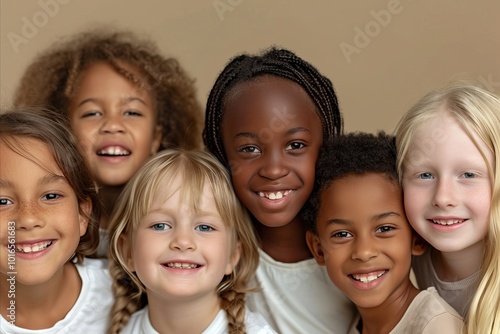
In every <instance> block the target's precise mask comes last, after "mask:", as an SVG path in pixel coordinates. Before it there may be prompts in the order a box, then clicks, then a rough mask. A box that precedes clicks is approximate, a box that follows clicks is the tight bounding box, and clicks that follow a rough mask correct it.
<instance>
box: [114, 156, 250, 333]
mask: <svg viewBox="0 0 500 334" xmlns="http://www.w3.org/2000/svg"><path fill="white" fill-rule="evenodd" d="M177 176H180V177H182V180H183V182H182V188H181V189H180V191H181V196H183V197H184V198H186V199H187V201H189V203H190V205H191V206H192V207H193V209H194V210H195V211H196V210H198V205H199V204H198V203H200V196H201V189H203V187H204V185H205V184H208V185H209V186H210V189H211V191H212V193H213V196H214V200H215V204H216V207H217V210H218V211H219V214H220V216H221V217H222V219H223V221H224V223H225V224H226V225H227V226H228V227H229V229H230V231H231V233H232V235H233V247H236V242H238V241H239V242H240V245H241V257H240V260H239V262H238V264H237V265H236V267H235V269H234V271H233V273H232V274H231V275H226V276H225V277H224V279H223V280H222V281H221V282H220V284H219V285H218V287H217V292H218V294H219V296H220V297H221V300H222V304H221V307H222V308H223V309H225V310H226V313H227V316H228V322H229V329H230V333H245V332H246V331H245V323H244V319H245V303H244V297H245V293H246V292H248V291H250V290H252V289H251V288H249V287H248V285H249V282H250V280H251V279H252V277H253V276H254V275H255V271H256V270H257V265H258V261H259V254H258V245H257V240H256V237H255V234H254V230H253V227H252V225H251V222H250V218H249V215H248V213H247V212H246V209H245V208H244V207H243V206H242V205H241V203H240V202H239V200H238V199H237V197H236V195H235V194H234V191H233V188H232V185H231V179H230V177H229V174H228V173H227V171H226V169H225V168H224V167H223V166H222V165H221V164H220V163H219V162H218V161H217V160H216V159H215V158H214V157H213V156H212V155H211V154H209V153H207V152H204V151H201V150H193V151H185V150H177V149H170V150H165V151H162V152H160V153H158V154H157V155H155V156H154V157H153V158H151V160H149V161H148V162H147V163H146V164H145V165H144V166H143V167H142V168H141V169H140V170H139V171H138V172H137V173H136V175H135V176H134V177H133V178H132V180H130V181H129V182H128V184H127V185H126V187H125V189H124V190H123V192H122V194H121V196H120V199H119V200H118V204H117V206H116V208H115V211H114V212H113V215H112V217H111V222H110V226H109V232H110V236H111V237H110V273H111V276H112V278H113V291H114V293H115V297H116V300H115V304H114V306H113V309H112V320H111V327H110V330H109V332H108V333H119V332H120V331H121V329H122V328H123V327H124V326H125V325H126V323H127V322H128V320H129V318H130V316H131V314H132V313H133V312H135V311H137V310H139V309H141V308H143V307H144V306H145V305H146V304H147V296H146V289H145V287H144V285H143V284H142V283H141V281H140V280H139V278H138V277H137V275H136V274H134V273H133V272H131V271H130V270H128V268H127V266H126V257H125V254H124V253H123V252H124V250H123V248H122V246H121V243H120V237H121V235H123V234H124V235H126V236H127V237H128V238H129V240H130V239H131V236H132V235H133V233H134V231H135V229H136V228H137V226H138V224H139V222H140V221H141V219H142V218H143V217H144V216H145V215H146V214H147V213H148V212H149V210H150V208H151V203H152V202H153V199H154V198H155V196H157V194H158V192H159V191H160V190H161V189H168V188H169V186H170V184H171V181H172V180H173V179H174V178H175V177H177Z"/></svg>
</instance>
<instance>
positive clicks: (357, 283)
mask: <svg viewBox="0 0 500 334" xmlns="http://www.w3.org/2000/svg"><path fill="white" fill-rule="evenodd" d="M386 274H387V271H386V272H385V273H384V274H383V275H382V276H380V277H379V278H377V279H375V280H373V281H371V282H369V283H363V282H360V281H357V280H355V279H354V278H352V277H351V276H348V277H349V279H350V280H351V282H352V284H353V285H354V287H355V288H356V289H358V290H371V289H374V288H376V287H377V286H379V285H380V284H381V283H382V280H383V279H384V278H385V275H386Z"/></svg>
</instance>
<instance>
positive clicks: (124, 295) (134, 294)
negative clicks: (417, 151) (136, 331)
mask: <svg viewBox="0 0 500 334" xmlns="http://www.w3.org/2000/svg"><path fill="white" fill-rule="evenodd" d="M109 270H110V274H111V277H112V278H113V287H112V288H113V293H114V295H115V303H114V304H113V307H112V309H111V324H110V327H109V330H108V334H118V333H120V332H121V331H122V329H123V327H125V325H126V324H127V323H128V320H129V319H130V316H131V315H132V313H134V312H135V311H137V310H140V309H141V308H143V307H144V306H146V304H147V299H146V295H145V293H143V291H141V290H142V289H140V288H139V287H138V286H137V285H136V284H135V283H134V282H132V279H131V278H130V276H129V274H128V273H127V272H126V271H125V270H123V268H122V266H121V265H120V264H119V263H118V262H116V261H113V260H111V261H110V269H109Z"/></svg>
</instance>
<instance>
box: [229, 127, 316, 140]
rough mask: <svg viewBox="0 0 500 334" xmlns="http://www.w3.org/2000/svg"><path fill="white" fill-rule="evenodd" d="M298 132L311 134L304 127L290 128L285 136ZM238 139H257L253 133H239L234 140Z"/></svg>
mask: <svg viewBox="0 0 500 334" xmlns="http://www.w3.org/2000/svg"><path fill="white" fill-rule="evenodd" d="M298 132H309V133H310V132H311V131H310V130H309V129H306V128H304V127H301V126H299V127H296V128H291V129H289V130H287V132H285V134H286V135H293V134H295V133H298ZM239 137H244V138H252V139H256V138H257V134H255V133H253V132H240V133H237V134H236V135H235V136H234V138H239Z"/></svg>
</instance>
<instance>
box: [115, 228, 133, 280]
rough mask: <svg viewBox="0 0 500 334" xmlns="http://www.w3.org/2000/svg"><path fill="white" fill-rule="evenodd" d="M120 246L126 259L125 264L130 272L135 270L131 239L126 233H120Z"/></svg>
mask: <svg viewBox="0 0 500 334" xmlns="http://www.w3.org/2000/svg"><path fill="white" fill-rule="evenodd" d="M118 247H119V248H120V249H121V250H122V255H123V259H124V260H125V265H126V266H127V269H128V270H130V272H132V273H133V272H134V271H135V267H134V259H133V257H132V247H131V243H130V240H129V239H128V238H127V236H126V235H125V234H122V235H120V238H119V239H118Z"/></svg>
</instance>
